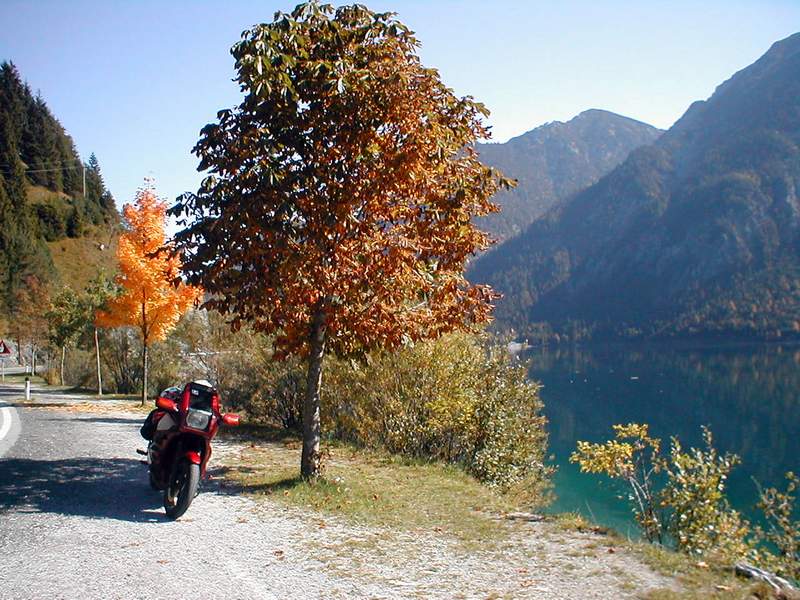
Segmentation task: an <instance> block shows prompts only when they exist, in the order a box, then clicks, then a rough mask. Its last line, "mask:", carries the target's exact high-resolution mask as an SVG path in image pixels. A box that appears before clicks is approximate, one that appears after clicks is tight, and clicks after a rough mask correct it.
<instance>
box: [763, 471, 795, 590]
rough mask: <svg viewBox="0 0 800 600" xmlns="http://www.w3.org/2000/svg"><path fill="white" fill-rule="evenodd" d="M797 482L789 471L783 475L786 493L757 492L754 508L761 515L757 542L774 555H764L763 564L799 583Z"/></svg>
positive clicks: (767, 490)
mask: <svg viewBox="0 0 800 600" xmlns="http://www.w3.org/2000/svg"><path fill="white" fill-rule="evenodd" d="M798 484H800V479H799V478H798V477H797V475H795V474H794V473H792V472H791V471H790V472H789V473H787V474H786V491H785V492H781V491H779V490H778V489H776V488H768V489H766V490H763V489H759V502H758V507H759V508H760V509H761V510H762V511H763V513H764V518H765V521H766V523H767V525H766V527H767V528H766V530H764V529H761V528H760V527H759V528H756V532H757V536H758V538H759V539H760V540H762V541H765V542H767V543H769V544H771V545H772V546H773V547H774V549H775V550H776V552H774V553H767V555H766V556H765V557H764V562H765V563H766V564H767V566H768V567H769V568H771V569H774V570H775V571H777V573H778V574H779V575H783V576H785V577H791V578H793V579H794V580H796V581H800V519H798V510H797V508H798V507H797V495H796V492H797V487H798Z"/></svg>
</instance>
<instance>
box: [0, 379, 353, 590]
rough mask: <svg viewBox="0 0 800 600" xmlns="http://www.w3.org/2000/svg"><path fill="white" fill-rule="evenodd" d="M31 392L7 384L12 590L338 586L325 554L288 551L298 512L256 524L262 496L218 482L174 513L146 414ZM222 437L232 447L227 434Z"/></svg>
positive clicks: (7, 561)
mask: <svg viewBox="0 0 800 600" xmlns="http://www.w3.org/2000/svg"><path fill="white" fill-rule="evenodd" d="M21 395H22V388H21V386H19V385H17V386H10V385H0V398H2V399H3V401H4V403H5V404H4V408H3V409H2V413H0V414H2V418H3V421H2V423H0V428H2V429H5V427H6V425H5V424H6V423H9V422H11V423H12V425H10V426H9V432H11V431H12V428H13V429H14V430H15V431H16V435H17V439H16V443H15V444H13V446H11V447H10V448H6V450H5V454H4V456H3V457H2V458H0V598H2V599H3V600H5V599H8V600H12V599H13V600H20V599H26V598H47V599H48V600H50V599H58V598H70V599H71V598H80V599H85V598H104V599H105V598H148V599H156V598H193V599H196V598H231V599H233V598H284V597H287V596H298V597H319V596H320V595H321V592H322V590H325V589H326V588H327V589H330V588H328V587H327V586H328V585H330V583H331V582H326V581H324V580H323V579H324V577H322V576H317V575H316V574H315V573H314V572H313V567H314V561H313V560H311V561H307V560H302V558H303V557H298V559H301V560H299V561H298V563H297V564H296V565H293V564H289V563H288V561H287V562H281V560H279V558H280V559H283V558H284V557H283V556H282V553H280V555H278V554H276V549H277V548H279V547H281V546H282V544H283V543H284V542H285V541H286V540H287V539H289V538H291V537H292V535H293V533H294V531H293V528H294V527H297V523H294V522H293V520H292V519H291V518H286V517H282V516H280V515H265V516H264V517H263V518H259V519H257V522H256V523H255V526H254V525H253V522H254V519H253V516H254V515H253V510H254V507H255V505H254V503H253V502H251V501H249V500H246V499H244V498H239V497H236V496H229V495H225V494H224V493H222V492H221V491H220V490H219V489H216V488H215V486H214V485H213V482H211V483H207V484H206V485H205V488H204V493H202V494H201V495H200V496H198V498H197V499H196V500H195V502H194V503H193V504H192V506H191V508H190V509H189V512H188V513H187V514H186V516H185V517H184V519H182V520H181V521H178V522H171V521H168V520H167V519H166V518H165V516H164V510H163V507H162V505H161V496H160V493H158V492H155V491H153V490H151V489H150V488H149V486H148V484H147V477H146V476H147V473H146V469H145V467H144V466H143V465H142V464H140V462H139V460H138V458H139V457H138V456H137V455H136V454H135V452H134V451H135V448H136V447H137V446H138V447H143V440H142V439H141V438H140V437H139V434H138V428H139V425H140V423H141V418H140V417H138V416H135V415H130V414H126V413H112V414H111V415H105V414H102V415H101V414H94V413H86V412H69V411H68V410H66V409H65V410H59V409H58V408H53V407H49V408H31V407H17V408H11V407H9V406H8V405H9V403H11V404H13V400H14V399H15V398H16V399H17V400H21ZM35 397H36V394H34V398H35ZM50 398H52V394H51V395H50ZM50 398H49V399H50ZM7 419H11V421H8V420H7ZM0 431H1V430H0ZM10 435H11V434H10V433H6V435H5V437H4V440H5V442H4V443H5V444H6V445H8V444H9V442H10V441H14V440H12V438H11V437H10ZM217 449H219V450H221V451H222V452H223V454H224V452H225V446H224V444H217V446H216V447H215V451H216V450H217ZM228 451H231V450H230V449H229V450H228ZM212 460H213V459H212ZM350 591H355V590H350ZM340 592H341V593H346V592H347V590H341V588H340Z"/></svg>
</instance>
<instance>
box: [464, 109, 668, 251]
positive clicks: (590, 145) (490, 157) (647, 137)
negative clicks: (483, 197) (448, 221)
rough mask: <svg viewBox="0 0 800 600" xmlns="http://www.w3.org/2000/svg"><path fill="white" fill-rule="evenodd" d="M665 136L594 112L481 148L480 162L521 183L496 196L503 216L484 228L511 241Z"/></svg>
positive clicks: (642, 125) (490, 220) (489, 219)
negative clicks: (552, 210) (634, 150)
mask: <svg viewBox="0 0 800 600" xmlns="http://www.w3.org/2000/svg"><path fill="white" fill-rule="evenodd" d="M661 133H662V131H661V130H660V129H656V128H655V127H652V126H650V125H647V124H645V123H641V122H640V121H635V120H633V119H629V118H627V117H622V116H620V115H617V114H614V113H612V112H608V111H605V110H596V109H593V110H587V111H584V112H582V113H581V114H579V115H578V116H577V117H575V118H573V119H571V120H569V121H567V122H566V123H561V122H559V121H553V122H551V123H546V124H545V125H542V126H541V127H537V128H536V129H533V130H532V131H529V132H527V133H525V134H523V135H521V136H519V137H515V138H513V139H511V140H509V141H508V142H506V143H504V144H480V145H479V146H478V148H477V149H478V152H479V153H480V157H481V160H482V161H483V162H485V163H486V164H488V165H491V166H493V167H497V168H499V169H500V170H501V171H502V172H503V174H504V175H506V176H507V177H511V178H513V179H516V180H517V182H518V183H517V187H516V188H514V189H513V190H510V191H508V192H503V193H501V194H498V196H496V198H495V200H496V201H497V202H498V203H499V204H500V205H501V206H502V209H503V210H502V211H501V212H500V213H496V214H492V215H489V216H487V217H484V218H483V219H481V220H480V221H479V223H480V225H481V227H482V228H483V229H485V230H487V231H489V232H490V233H491V234H492V235H493V236H495V237H496V238H498V239H501V240H503V239H507V238H510V237H513V236H514V235H516V234H518V233H520V232H521V231H524V230H525V228H526V227H527V226H528V225H530V224H531V223H532V222H533V221H534V220H535V219H536V218H537V217H539V216H541V215H542V214H544V213H545V212H546V211H547V210H548V209H549V208H551V207H552V206H553V205H554V204H556V203H557V202H558V201H559V200H561V199H563V198H566V197H567V196H569V195H570V194H573V193H575V192H577V191H579V190H581V189H583V188H585V187H587V186H589V185H591V184H592V183H594V182H595V181H597V180H598V179H599V178H600V177H602V176H603V175H605V174H606V173H608V172H609V171H611V169H613V168H614V167H616V166H617V165H619V164H620V163H621V162H622V161H623V160H625V158H627V156H628V154H630V152H631V151H632V150H633V149H635V148H638V147H639V146H643V145H646V144H650V143H652V142H653V141H654V140H655V139H656V138H657V137H658V136H659V135H660V134H661Z"/></svg>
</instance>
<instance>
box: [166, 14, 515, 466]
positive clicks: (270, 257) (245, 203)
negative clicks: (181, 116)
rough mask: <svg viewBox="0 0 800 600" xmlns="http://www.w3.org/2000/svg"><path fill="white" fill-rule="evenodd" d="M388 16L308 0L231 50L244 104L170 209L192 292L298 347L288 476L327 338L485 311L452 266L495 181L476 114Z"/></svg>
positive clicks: (396, 331) (380, 341)
mask: <svg viewBox="0 0 800 600" xmlns="http://www.w3.org/2000/svg"><path fill="white" fill-rule="evenodd" d="M418 46H419V43H418V41H417V40H416V38H415V37H414V35H413V33H412V32H411V31H409V29H408V28H406V27H405V26H404V25H403V24H402V23H400V22H399V21H398V20H397V19H396V18H395V15H394V14H392V13H383V14H375V13H373V12H371V11H370V10H368V9H367V8H365V7H363V6H360V5H353V6H342V7H340V8H337V9H334V8H332V7H331V6H329V5H320V4H318V3H317V2H310V3H307V4H301V5H299V6H298V7H297V8H296V9H295V10H294V11H293V12H292V13H291V14H284V13H277V14H276V15H275V18H274V20H273V21H272V22H271V23H266V24H260V25H256V26H254V27H253V28H252V29H250V30H248V31H245V32H244V33H243V34H242V39H241V41H240V42H239V43H237V44H236V45H235V46H234V47H233V48H232V50H231V53H232V54H233V57H234V58H235V61H236V71H237V80H238V82H239V84H240V86H241V90H242V92H243V93H244V100H243V101H242V103H241V104H240V105H239V106H237V107H235V108H232V109H229V110H222V111H220V112H219V113H218V122H216V123H212V124H210V125H207V126H206V127H204V128H203V130H202V131H201V138H200V140H199V142H198V143H197V145H196V147H195V149H194V152H195V153H196V154H197V155H198V156H199V157H200V159H201V161H200V166H199V170H201V171H207V172H208V175H207V177H206V178H205V179H204V180H203V182H202V184H201V186H200V189H199V191H198V192H197V193H196V194H194V193H190V194H185V195H184V196H182V197H180V198H179V199H178V201H177V204H176V205H175V206H174V207H173V208H172V209H171V212H172V213H173V214H175V215H176V216H178V217H179V225H182V226H184V227H185V228H184V229H183V230H182V231H180V232H179V233H178V234H177V236H176V240H177V245H178V248H179V249H181V250H182V251H183V252H184V259H185V260H184V273H185V274H186V275H187V277H188V279H189V281H190V282H192V283H194V284H198V285H202V286H203V287H204V288H205V289H206V290H207V291H208V292H209V296H208V300H207V301H206V302H205V306H206V307H208V308H213V309H216V310H218V311H221V312H222V313H224V314H227V315H228V316H229V318H230V321H231V323H232V325H233V327H234V328H237V327H238V326H239V325H240V324H241V323H242V322H249V323H251V324H252V325H253V326H254V327H255V328H256V329H257V330H260V331H264V332H268V333H272V334H275V335H276V337H275V344H276V349H277V351H278V355H279V356H281V355H283V356H286V355H290V354H294V355H300V356H303V357H305V358H307V361H308V375H307V378H308V379H307V383H308V385H307V393H306V398H305V402H304V414H303V452H302V460H301V473H302V475H303V476H304V477H306V478H309V477H315V476H316V475H317V474H318V473H319V458H320V453H319V444H320V409H319V406H320V405H319V402H320V387H321V377H322V366H323V357H324V355H325V353H326V352H333V353H335V354H337V355H340V356H341V355H354V354H358V353H361V352H364V351H368V350H370V349H373V348H378V347H381V348H394V347H397V346H400V345H403V344H407V343H411V342H414V341H415V340H421V339H425V338H433V337H437V336H439V335H441V334H443V333H445V332H448V331H451V330H454V329H458V328H464V327H468V326H471V325H473V324H477V323H481V322H485V321H486V320H488V319H489V316H490V310H491V305H490V302H491V299H492V298H493V293H492V292H491V290H490V289H488V288H486V287H480V286H472V285H470V284H469V283H468V282H467V281H466V280H465V279H464V277H463V268H464V263H465V261H466V260H467V258H468V257H470V256H471V255H473V254H474V253H475V252H477V251H479V250H481V249H484V248H486V247H487V245H488V244H489V239H488V238H487V236H486V235H485V234H484V233H482V232H481V231H479V230H478V229H476V228H475V227H474V225H473V223H472V219H473V217H475V216H477V215H484V214H487V213H489V212H492V211H494V210H496V206H495V205H494V204H492V203H491V202H490V197H491V196H492V195H493V194H494V193H495V191H496V190H497V189H498V187H500V186H504V185H508V183H509V182H508V181H507V180H506V179H504V178H503V177H502V176H501V175H500V174H499V173H497V172H496V171H493V170H492V169H490V168H488V167H486V166H484V165H483V164H481V163H480V162H479V161H478V158H477V155H476V153H475V152H474V150H473V147H472V145H473V143H474V142H475V141H476V140H478V139H485V138H488V131H487V129H486V127H485V126H484V125H483V123H482V120H481V119H482V117H483V116H485V115H487V114H488V112H487V111H486V109H485V108H484V107H483V105H481V104H479V103H477V102H475V101H474V100H473V99H472V98H470V97H466V98H458V97H456V96H455V95H454V94H453V92H452V90H450V89H449V88H447V87H446V86H445V85H444V84H443V83H442V82H441V80H440V79H439V75H438V73H437V71H435V70H433V69H429V68H426V67H424V66H423V65H422V64H421V63H420V60H419V58H418V56H417V54H416V51H417V48H418Z"/></svg>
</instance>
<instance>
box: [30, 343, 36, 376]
mask: <svg viewBox="0 0 800 600" xmlns="http://www.w3.org/2000/svg"><path fill="white" fill-rule="evenodd" d="M35 376H36V346H35V345H33V344H31V377H35Z"/></svg>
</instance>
